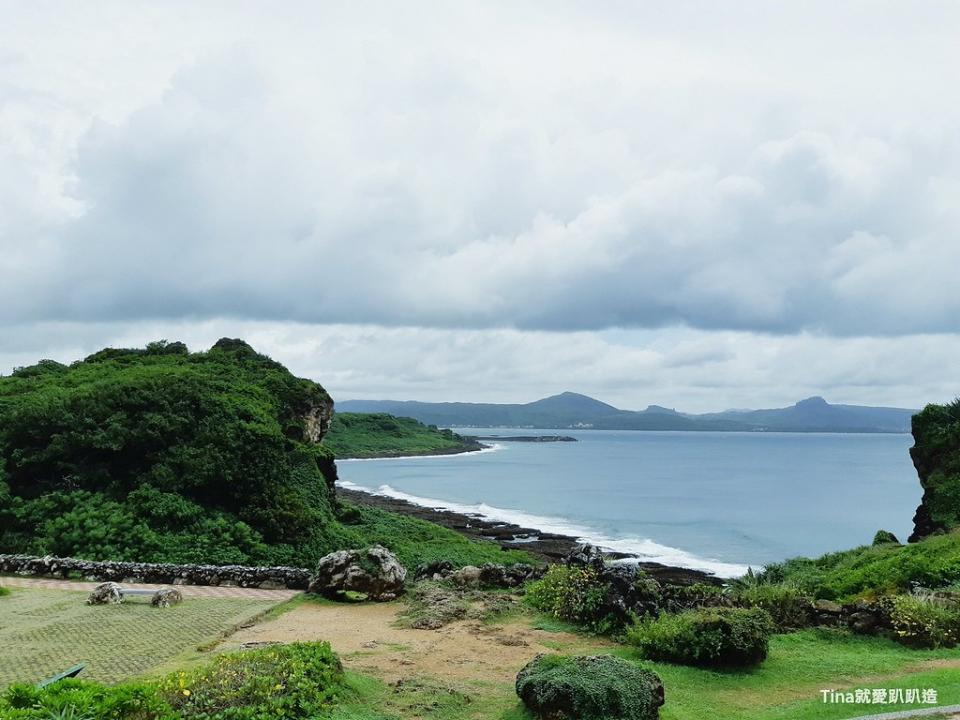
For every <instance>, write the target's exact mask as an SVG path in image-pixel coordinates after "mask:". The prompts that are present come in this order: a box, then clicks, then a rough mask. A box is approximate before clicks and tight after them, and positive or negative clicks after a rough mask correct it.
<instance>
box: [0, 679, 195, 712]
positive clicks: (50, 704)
mask: <svg viewBox="0 0 960 720" xmlns="http://www.w3.org/2000/svg"><path fill="white" fill-rule="evenodd" d="M0 717H3V718H4V720H50V718H64V719H66V718H73V719H75V720H81V719H88V720H174V718H176V717H177V716H176V715H175V713H174V712H173V709H172V708H171V707H170V705H168V704H167V703H166V702H165V701H164V700H163V698H161V697H160V696H159V695H158V694H157V692H156V688H155V687H154V686H152V685H149V684H146V683H125V684H123V685H116V686H113V687H109V686H106V685H100V684H99V683H95V682H89V681H86V680H61V681H60V682H57V683H54V684H53V685H49V686H47V687H45V688H37V687H35V686H33V685H26V684H16V685H11V686H10V687H9V688H7V690H6V691H5V692H4V694H3V696H2V697H0Z"/></svg>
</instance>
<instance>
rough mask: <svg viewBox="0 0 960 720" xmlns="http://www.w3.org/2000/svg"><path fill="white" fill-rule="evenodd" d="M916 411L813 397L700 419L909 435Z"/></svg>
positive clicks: (769, 427) (763, 426)
mask: <svg viewBox="0 0 960 720" xmlns="http://www.w3.org/2000/svg"><path fill="white" fill-rule="evenodd" d="M915 412H917V411H916V410H904V409H902V408H887V407H867V406H862V405H831V404H830V403H828V402H827V401H826V400H824V399H823V398H822V397H810V398H807V399H806V400H801V401H800V402H798V403H797V404H796V405H793V406H792V407H787V408H777V409H773V410H729V411H727V412H722V413H710V414H707V415H701V416H699V417H701V418H705V419H706V418H709V419H715V420H731V421H734V422H742V423H746V424H748V425H751V426H753V427H756V428H757V429H760V430H790V431H794V432H797V431H801V432H802V431H822V430H824V429H828V430H829V431H830V432H910V418H911V417H912V416H913V414H914V413H915Z"/></svg>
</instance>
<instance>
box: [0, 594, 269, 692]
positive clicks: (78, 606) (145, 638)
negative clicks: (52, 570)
mask: <svg viewBox="0 0 960 720" xmlns="http://www.w3.org/2000/svg"><path fill="white" fill-rule="evenodd" d="M85 600H86V594H85V593H78V592H68V591H62V590H35V589H29V590H28V589H17V590H14V591H13V592H10V593H9V595H7V596H6V597H4V598H3V599H2V600H0V648H3V650H2V651H0V687H2V686H4V685H7V684H9V683H11V682H15V681H22V682H37V681H39V680H42V679H44V678H46V677H50V676H51V675H54V674H56V673H58V672H60V671H61V670H64V669H66V668H68V667H70V666H71V665H74V664H75V663H78V662H85V663H87V667H86V669H85V670H84V672H83V677H84V678H86V679H89V680H99V681H103V682H107V683H113V682H117V681H119V680H126V679H129V678H132V677H135V676H137V675H140V674H142V673H145V672H149V671H151V670H154V669H155V668H157V667H160V666H163V665H164V664H165V663H169V662H174V661H178V660H179V659H180V658H181V656H183V655H184V654H185V653H187V654H189V653H190V652H192V651H194V650H195V649H196V647H197V646H198V645H200V644H202V643H204V642H209V641H211V640H214V639H216V638H217V637H219V636H220V634H221V633H224V632H227V631H229V630H230V629H231V628H233V627H235V626H237V625H239V624H243V623H246V622H248V621H250V620H251V619H252V618H253V617H255V616H257V615H258V614H260V613H263V612H265V611H266V610H268V609H269V608H271V607H272V606H274V605H276V604H277V602H278V601H276V600H262V599H249V598H229V599H212V598H203V599H191V600H189V601H188V602H184V603H183V604H181V605H177V606H175V607H172V608H167V609H165V610H158V609H157V608H154V607H151V606H150V603H149V602H148V601H147V600H144V599H139V600H134V601H130V602H127V603H124V604H123V605H118V606H88V605H86V604H84V601H85Z"/></svg>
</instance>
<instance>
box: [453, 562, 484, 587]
mask: <svg viewBox="0 0 960 720" xmlns="http://www.w3.org/2000/svg"><path fill="white" fill-rule="evenodd" d="M450 579H451V580H453V583H454V585H456V586H458V587H472V588H475V587H480V568H478V567H477V566H475V565H467V566H465V567H462V568H460V569H459V570H457V571H456V572H455V573H453V574H452V575H451V576H450Z"/></svg>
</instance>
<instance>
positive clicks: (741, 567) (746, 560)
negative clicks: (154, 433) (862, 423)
mask: <svg viewBox="0 0 960 720" xmlns="http://www.w3.org/2000/svg"><path fill="white" fill-rule="evenodd" d="M458 432H461V433H462V434H468V435H471V434H472V435H479V436H482V435H491V434H496V433H500V434H503V435H510V434H525V435H528V434H538V433H540V434H553V433H555V432H562V433H564V434H568V435H572V436H574V437H576V438H577V440H578V441H579V442H575V443H507V442H504V443H498V444H495V445H494V447H493V449H491V450H487V451H482V452H477V453H469V454H463V455H453V456H440V457H425V458H400V459H389V460H355V461H349V460H348V461H340V462H339V463H338V466H339V468H340V478H341V481H342V483H343V484H344V486H346V487H355V488H357V489H361V490H367V491H370V492H376V493H381V494H384V495H390V496H393V497H398V498H403V499H407V500H410V501H412V502H415V503H417V504H420V505H425V506H429V507H437V508H447V509H450V510H456V511H458V512H465V513H476V514H478V515H482V516H484V517H486V518H488V519H492V520H500V521H505V522H512V523H517V524H519V525H523V526H526V527H534V528H538V529H540V530H542V531H548V532H559V533H564V534H568V535H575V536H577V537H581V538H584V539H586V540H589V541H592V542H594V543H598V544H600V545H603V546H605V547H607V548H610V549H614V550H620V551H624V552H630V553H635V554H637V555H639V556H641V557H643V558H645V559H649V560H653V561H657V562H662V563H666V564H671V565H679V566H683V567H692V568H700V569H704V570H710V571H714V572H717V573H719V574H721V575H726V576H730V575H735V574H740V573H742V572H744V571H745V570H746V568H747V567H748V566H752V567H754V568H757V567H759V566H762V565H765V564H767V563H770V562H774V561H778V560H783V559H785V558H788V557H794V556H797V555H806V556H815V555H819V554H822V553H824V552H829V551H833V550H840V549H845V548H850V547H854V546H857V545H862V544H866V543H869V542H870V541H871V539H872V538H873V534H874V533H875V532H876V531H877V530H878V529H880V528H883V529H886V530H890V531H891V532H893V533H894V534H896V535H897V536H898V537H899V538H900V539H901V540H905V539H906V536H907V535H909V533H910V530H911V527H912V523H911V518H912V516H913V512H914V510H915V509H916V506H917V504H918V503H919V501H920V495H921V489H920V484H919V481H918V480H917V476H916V472H915V471H914V468H913V465H912V464H911V462H910V456H909V453H908V450H909V447H910V445H911V444H912V438H911V437H910V436H909V435H885V434H884V435H880V434H864V435H854V434H828V433H736V432H731V433H720V432H715V433H714V432H710V433H702V432H641V431H602V430H584V431H567V430H564V431H530V430H516V429H510V430H507V429H505V430H491V429H490V428H482V429H458ZM490 442H494V443H495V442H496V441H490Z"/></svg>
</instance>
